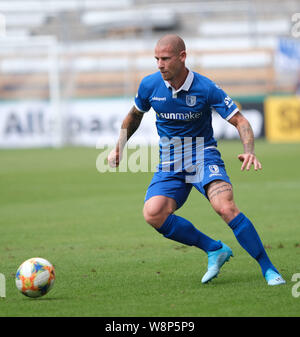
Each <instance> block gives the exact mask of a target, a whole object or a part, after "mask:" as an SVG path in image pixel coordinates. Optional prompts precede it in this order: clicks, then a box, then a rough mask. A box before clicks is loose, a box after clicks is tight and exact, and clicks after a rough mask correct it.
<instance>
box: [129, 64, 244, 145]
mask: <svg viewBox="0 0 300 337" xmlns="http://www.w3.org/2000/svg"><path fill="white" fill-rule="evenodd" d="M135 106H136V108H137V109H138V110H139V111H141V112H147V111H149V110H150V108H151V107H152V108H153V110H154V111H155V112H156V127H157V132H158V135H159V136H160V137H168V138H172V137H203V138H204V145H205V146H210V145H216V140H215V139H214V138H213V128H212V109H214V110H215V111H217V113H219V114H220V115H221V117H223V118H224V119H227V120H228V119H230V118H231V117H232V116H233V115H234V114H235V113H236V112H237V111H238V108H237V106H236V104H235V103H234V101H233V100H232V99H231V98H230V97H229V96H228V95H227V94H226V93H225V92H224V91H223V90H222V89H221V88H220V87H219V86H218V85H216V84H215V83H214V82H213V81H211V80H210V79H208V78H207V77H205V76H202V75H200V74H198V73H196V72H192V71H189V73H188V76H187V78H186V81H185V83H184V84H183V85H182V87H181V88H179V89H178V90H177V91H175V89H174V88H172V87H171V86H170V84H169V83H168V82H167V81H164V80H163V78H162V76H161V74H160V72H156V73H154V74H151V75H149V76H146V77H144V79H143V80H142V81H141V83H140V86H139V89H138V92H137V95H136V98H135Z"/></svg>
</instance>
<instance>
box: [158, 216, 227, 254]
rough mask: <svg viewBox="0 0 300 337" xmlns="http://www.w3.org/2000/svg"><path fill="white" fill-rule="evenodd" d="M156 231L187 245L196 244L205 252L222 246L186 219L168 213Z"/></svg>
mask: <svg viewBox="0 0 300 337" xmlns="http://www.w3.org/2000/svg"><path fill="white" fill-rule="evenodd" d="M157 231H158V232H159V233H161V234H163V235H164V237H166V238H168V239H171V240H174V241H177V242H180V243H183V244H185V245H189V246H196V247H198V248H200V249H202V250H204V251H205V252H207V251H212V250H217V249H220V248H222V244H221V243H220V242H218V241H215V240H213V239H211V238H210V237H208V236H206V235H205V234H203V233H201V232H200V231H199V230H198V229H197V228H196V227H194V225H193V224H192V223H191V222H189V221H188V220H186V219H184V218H182V217H180V216H178V215H175V214H170V215H169V216H168V217H167V219H166V220H165V222H164V223H163V225H162V226H161V227H160V228H159V229H157Z"/></svg>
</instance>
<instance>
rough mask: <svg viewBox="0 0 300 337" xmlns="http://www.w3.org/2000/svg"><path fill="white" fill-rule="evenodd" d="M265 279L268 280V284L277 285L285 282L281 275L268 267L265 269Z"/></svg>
mask: <svg viewBox="0 0 300 337" xmlns="http://www.w3.org/2000/svg"><path fill="white" fill-rule="evenodd" d="M265 279H266V281H267V282H268V285H269V286H277V285H279V284H285V283H286V282H285V280H284V279H283V278H282V276H281V275H280V274H278V273H277V272H276V271H275V270H273V269H271V268H269V269H268V270H267V271H266V273H265Z"/></svg>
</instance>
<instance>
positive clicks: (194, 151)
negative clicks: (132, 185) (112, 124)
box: [96, 130, 220, 183]
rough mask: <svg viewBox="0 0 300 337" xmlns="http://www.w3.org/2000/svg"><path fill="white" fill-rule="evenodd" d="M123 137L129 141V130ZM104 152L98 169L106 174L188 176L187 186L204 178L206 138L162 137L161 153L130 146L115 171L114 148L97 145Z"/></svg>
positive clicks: (124, 151) (98, 158)
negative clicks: (112, 157)
mask: <svg viewBox="0 0 300 337" xmlns="http://www.w3.org/2000/svg"><path fill="white" fill-rule="evenodd" d="M121 137H122V138H123V139H127V137H126V130H121ZM96 148H97V149H100V150H102V151H101V153H100V154H99V155H98V157H97V160H96V168H97V170H98V171H99V172H100V173H104V172H133V173H136V172H156V171H157V168H158V167H159V169H160V171H163V172H184V173H185V174H186V175H185V179H186V182H188V183H197V182H201V181H202V178H203V163H204V138H203V137H183V138H180V137H173V138H168V137H161V138H160V141H159V149H158V148H157V146H155V145H150V146H140V145H130V144H129V145H128V144H127V145H126V146H125V147H124V150H123V152H122V160H121V161H120V165H119V166H118V167H111V166H110V164H109V162H108V156H109V153H110V152H111V150H112V149H113V147H111V146H109V145H108V144H102V143H100V142H98V143H97V146H96ZM212 166H214V167H211V174H213V175H220V173H219V170H218V167H217V165H212Z"/></svg>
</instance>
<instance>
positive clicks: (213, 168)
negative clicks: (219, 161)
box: [209, 165, 219, 173]
mask: <svg viewBox="0 0 300 337" xmlns="http://www.w3.org/2000/svg"><path fill="white" fill-rule="evenodd" d="M209 170H210V172H211V173H219V166H218V165H209Z"/></svg>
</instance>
